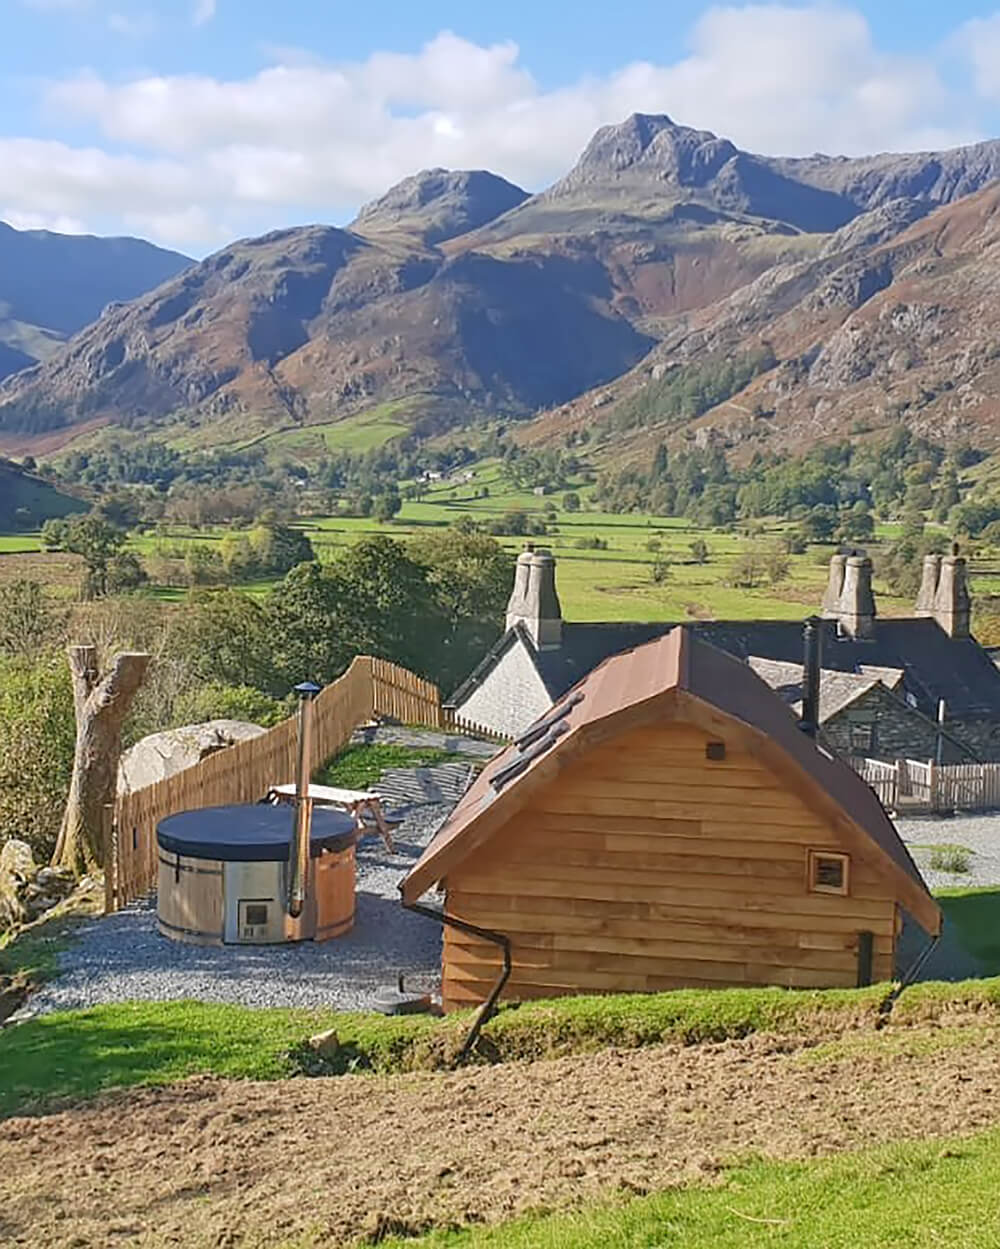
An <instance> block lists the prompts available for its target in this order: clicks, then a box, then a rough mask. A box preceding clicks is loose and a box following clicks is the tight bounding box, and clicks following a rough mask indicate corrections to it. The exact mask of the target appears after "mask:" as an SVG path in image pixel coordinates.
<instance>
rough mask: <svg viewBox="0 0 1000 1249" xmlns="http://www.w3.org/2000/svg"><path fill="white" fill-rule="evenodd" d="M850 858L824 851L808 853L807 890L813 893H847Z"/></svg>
mask: <svg viewBox="0 0 1000 1249" xmlns="http://www.w3.org/2000/svg"><path fill="white" fill-rule="evenodd" d="M850 862H851V860H850V858H849V856H848V855H846V854H833V853H831V852H829V851H825V850H810V851H809V888H810V890H811V891H812V892H813V893H839V894H846V893H847V885H848V872H849V868H850Z"/></svg>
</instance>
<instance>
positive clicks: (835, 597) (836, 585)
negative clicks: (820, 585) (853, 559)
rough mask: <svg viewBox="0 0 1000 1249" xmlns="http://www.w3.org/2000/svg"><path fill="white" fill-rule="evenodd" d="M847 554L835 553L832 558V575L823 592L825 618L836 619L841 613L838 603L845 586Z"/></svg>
mask: <svg viewBox="0 0 1000 1249" xmlns="http://www.w3.org/2000/svg"><path fill="white" fill-rule="evenodd" d="M846 563H847V556H846V555H839V554H838V555H834V556H833V557H832V559H831V560H830V577H829V580H828V581H827V585H826V591H825V593H824V594H823V606H822V609H821V610H822V614H823V619H824V620H836V619H837V616H838V614H839V610H838V605H839V603H840V595H841V592H842V590H843V588H844V565H845V564H846Z"/></svg>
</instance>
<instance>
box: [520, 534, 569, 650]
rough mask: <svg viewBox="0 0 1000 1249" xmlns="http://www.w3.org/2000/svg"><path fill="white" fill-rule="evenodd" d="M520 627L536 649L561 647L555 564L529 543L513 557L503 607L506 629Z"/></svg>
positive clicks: (549, 555) (543, 552)
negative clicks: (508, 593)
mask: <svg viewBox="0 0 1000 1249" xmlns="http://www.w3.org/2000/svg"><path fill="white" fill-rule="evenodd" d="M516 624H520V625H522V626H523V627H524V628H525V629H526V630H527V631H528V634H529V636H530V637H531V640H532V641H533V642H534V644H535V648H536V650H540V651H543V650H558V649H559V647H560V646H561V645H562V608H561V607H560V605H559V595H558V594H557V593H556V561H555V558H554V557H553V555H552V552H551V551H547V550H539V551H536V550H535V549H534V548H533V546H532V545H531V544H530V543H529V544H527V545H526V547H525V549H524V551H522V552H521V554H520V555H519V556H518V557H517V568H516V571H515V574H514V590H513V593H512V594H511V596H510V601H509V602H508V604H507V628H508V629H512V628H513V627H514V625H516Z"/></svg>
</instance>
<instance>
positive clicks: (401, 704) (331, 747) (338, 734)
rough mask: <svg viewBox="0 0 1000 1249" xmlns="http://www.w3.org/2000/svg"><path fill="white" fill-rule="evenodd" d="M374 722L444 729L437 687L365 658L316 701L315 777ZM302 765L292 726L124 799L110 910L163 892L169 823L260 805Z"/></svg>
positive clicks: (109, 857)
mask: <svg viewBox="0 0 1000 1249" xmlns="http://www.w3.org/2000/svg"><path fill="white" fill-rule="evenodd" d="M373 716H386V717H391V718H394V719H398V720H401V721H403V722H404V723H406V724H421V725H425V726H427V727H430V728H440V727H441V699H440V695H439V693H438V689H437V686H435V685H432V684H431V683H430V682H429V681H423V680H421V678H420V677H417V676H414V674H413V673H412V672H408V671H407V670H406V669H405V668H400V667H397V666H396V665H395V664H392V663H389V662H388V661H386V660H384V659H372V658H370V657H369V656H366V655H362V656H359V657H358V658H357V659H355V660H354V662H353V663H352V664H351V666H350V668H348V670H347V671H346V672H345V673H344V675H343V676H341V677H338V679H337V680H336V681H334V682H333V683H332V684H330V685H328V686H327V687H326V689H324V690H323V691H322V693H320V694H319V695H318V696H317V698H316V702H315V710H314V720H313V757H312V760H311V765H310V770H315V769H316V768H317V767H319V766H320V765H321V764H322V763H324V762H325V761H326V760H327V759H329V758H331V756H333V755H335V754H336V753H337V751H338V750H340V749H341V747H343V746H344V745H345V744H346V743H347V742H348V741H349V740H350V737H351V734H352V733H353V732H354V730H355V728H357V726H358V725H359V724H363V723H364V722H365V721H366V720H369V719H371V718H372V717H373ZM296 762H297V732H296V721H295V719H294V718H292V719H289V720H284V721H283V722H282V723H281V724H279V725H277V726H276V727H275V728H273V729H271V731H270V732H268V733H265V734H263V735H262V736H260V737H256V738H253V739H251V740H250V741H245V742H240V743H238V744H237V745H236V746H230V747H228V748H227V749H226V750H220V751H217V752H216V753H215V754H212V755H209V756H208V758H206V759H203V760H202V761H201V763H198V764H195V765H194V766H193V767H190V768H186V769H185V770H184V771H183V772H178V773H177V775H176V776H171V777H168V778H167V779H166V780H163V781H158V782H157V783H156V784H155V785H149V786H147V787H146V788H145V789H138V790H135V791H133V792H132V793H128V794H124V795H122V796H121V797H119V799H118V801H117V804H116V807H115V812H114V821H113V826H112V829H111V832H110V838H111V840H110V844H109V845H108V847H107V853H106V856H105V907H106V909H107V910H108V911H115V910H118V909H120V908H121V907H123V906H125V905H126V904H127V903H129V902H131V901H132V900H133V899H135V898H138V897H142V896H143V895H144V894H147V893H149V892H150V890H151V889H153V887H154V886H155V883H156V875H157V846H156V828H157V825H158V824H159V822H160V821H161V820H163V819H166V817H167V816H168V815H175V814H176V813H177V812H178V811H194V810H198V809H201V808H203V807H220V806H229V805H231V804H235V803H250V802H259V801H260V800H261V798H263V797H264V795H265V794H266V793H267V791H268V789H269V788H270V787H271V786H272V785H286V784H289V783H290V782H292V781H294V780H295V769H296Z"/></svg>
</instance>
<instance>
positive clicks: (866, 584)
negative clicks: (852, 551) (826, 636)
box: [837, 555, 875, 641]
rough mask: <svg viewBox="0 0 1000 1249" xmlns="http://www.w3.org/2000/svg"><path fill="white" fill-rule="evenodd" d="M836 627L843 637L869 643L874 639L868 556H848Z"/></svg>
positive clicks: (870, 571)
mask: <svg viewBox="0 0 1000 1249" xmlns="http://www.w3.org/2000/svg"><path fill="white" fill-rule="evenodd" d="M837 623H838V626H839V628H840V631H841V633H843V634H844V636H845V637H850V638H854V639H855V640H856V641H870V640H871V639H872V638H873V637H874V636H875V596H874V594H873V593H872V562H871V560H870V559H869V558H868V556H867V555H848V557H847V559H846V561H845V563H844V585H843V589H842V590H841V592H840V599H839V600H838V603H837Z"/></svg>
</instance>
